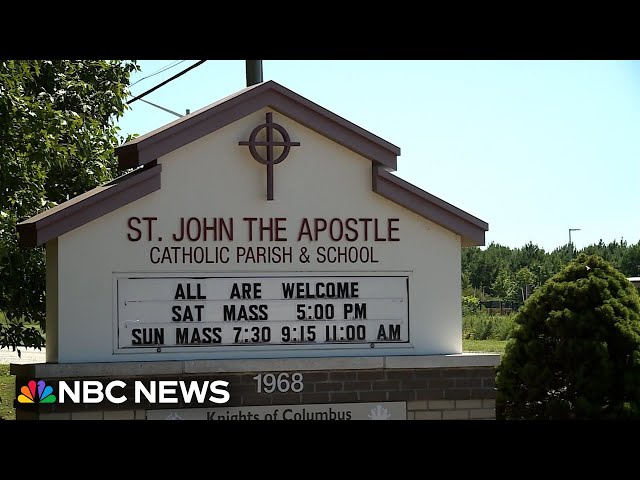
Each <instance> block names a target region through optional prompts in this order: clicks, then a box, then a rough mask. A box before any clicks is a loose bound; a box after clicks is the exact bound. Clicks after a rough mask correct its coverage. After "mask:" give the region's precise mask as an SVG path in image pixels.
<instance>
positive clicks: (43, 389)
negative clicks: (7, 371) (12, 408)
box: [18, 380, 56, 403]
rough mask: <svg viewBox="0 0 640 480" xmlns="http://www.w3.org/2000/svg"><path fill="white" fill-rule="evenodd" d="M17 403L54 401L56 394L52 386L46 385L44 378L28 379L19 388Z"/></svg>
mask: <svg viewBox="0 0 640 480" xmlns="http://www.w3.org/2000/svg"><path fill="white" fill-rule="evenodd" d="M20 392H21V393H20V395H18V403H55V402H56V396H55V395H54V394H53V387H51V386H49V385H47V384H46V383H45V381H44V380H38V381H37V382H36V381H35V380H30V381H29V383H27V384H26V385H25V386H23V387H22V388H21V389H20Z"/></svg>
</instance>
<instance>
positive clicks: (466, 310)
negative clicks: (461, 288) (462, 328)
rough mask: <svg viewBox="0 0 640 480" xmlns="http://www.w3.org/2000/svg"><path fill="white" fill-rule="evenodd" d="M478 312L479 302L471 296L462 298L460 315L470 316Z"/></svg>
mask: <svg viewBox="0 0 640 480" xmlns="http://www.w3.org/2000/svg"><path fill="white" fill-rule="evenodd" d="M478 310H480V300H478V298H476V297H474V296H473V295H463V296H462V315H463V316H464V315H470V314H472V313H475V312H477V311H478Z"/></svg>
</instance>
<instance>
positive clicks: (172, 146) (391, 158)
mask: <svg viewBox="0 0 640 480" xmlns="http://www.w3.org/2000/svg"><path fill="white" fill-rule="evenodd" d="M265 107H269V108H272V109H274V110H275V111H277V112H280V113H282V114H283V115H286V116H287V117H289V118H291V119H293V120H295V121H296V122H298V123H300V124H302V125H304V126H305V127H308V128H310V129H311V130H314V131H315V132H317V133H319V134H321V135H323V136H325V137H327V138H329V139H331V140H333V141H334V142H336V143H339V144H340V145H342V146H344V147H346V148H348V149H350V150H353V151H354V152H356V153H358V154H359V155H362V156H363V157H366V158H368V159H369V160H371V161H373V162H376V163H380V164H382V165H384V166H386V167H388V168H390V169H392V170H395V169H396V168H397V157H398V155H400V148H398V147H396V146H395V145H393V144H391V143H389V142H387V141H386V140H383V139H382V138H380V137H378V136H376V135H374V134H372V133H371V132H368V131H367V130H365V129H364V128H361V127H359V126H357V125H356V124H354V123H351V122H350V121H348V120H345V119H344V118H342V117H340V116H339V115H336V114H335V113H333V112H330V111H329V110H327V109H326V108H323V107H321V106H320V105H318V104H316V103H313V102H312V101H310V100H307V99H306V98H304V97H303V96H301V95H298V94H297V93H295V92H292V91H291V90H289V89H288V88H285V87H283V86H282V85H280V84H278V83H276V82H274V81H272V80H269V81H268V82H264V83H259V84H257V85H253V86H251V87H247V88H245V89H243V90H240V91H239V92H237V93H234V94H233V95H230V96H228V97H226V98H223V99H222V100H220V101H218V102H215V103H212V104H211V105H209V106H207V107H204V108H201V109H200V110H198V111H196V112H193V113H191V114H189V115H186V116H184V117H182V118H179V119H178V120H176V121H174V122H171V123H169V124H167V125H165V126H164V127H161V128H158V129H157V130H154V131H152V132H149V133H147V134H146V135H142V136H140V137H138V138H135V139H133V140H131V141H129V142H127V143H125V144H123V145H121V146H120V147H118V148H116V154H117V155H118V161H119V165H120V168H122V169H125V168H131V167H137V166H139V165H144V164H146V163H148V162H152V161H154V160H156V159H157V158H158V157H161V156H162V155H166V154H167V153H170V152H172V151H174V150H176V149H178V148H180V147H183V146H184V145H186V144H188V143H191V142H193V141H194V140H197V139H199V138H200V137H203V136H205V135H207V134H209V133H212V132H215V131H216V130H218V129H220V128H222V127H225V126H227V125H229V124H230V123H232V122H235V121H236V120H239V119H241V118H243V117H246V116H247V115H249V114H251V113H253V112H256V111H258V110H260V109H261V108H265Z"/></svg>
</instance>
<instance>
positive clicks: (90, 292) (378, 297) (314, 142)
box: [15, 81, 493, 418]
mask: <svg viewBox="0 0 640 480" xmlns="http://www.w3.org/2000/svg"><path fill="white" fill-rule="evenodd" d="M116 154H117V156H118V162H119V167H120V168H121V169H122V170H123V171H124V172H125V174H124V175H123V176H121V177H119V178H117V179H116V180H114V181H112V182H109V183H107V184H105V185H101V186H99V187H97V188H95V189H94V190H91V191H89V192H86V193H84V194H82V195H80V196H78V197H76V198H73V199H70V200H69V201H67V202H65V203H63V204H61V205H58V206H56V207H54V208H52V209H50V210H47V211H45V212H42V213H40V214H38V215H36V216H35V217H32V218H29V219H26V220H24V221H23V222H21V223H20V224H19V225H18V234H19V241H20V243H21V244H22V245H23V246H25V247H34V246H40V245H44V246H45V247H46V261H47V279H46V280H47V292H46V293H47V364H46V365H44V366H39V367H37V368H36V369H35V370H33V369H32V370H28V372H30V373H28V372H27V370H24V368H26V367H19V366H15V369H16V370H20V369H23V370H20V371H21V372H22V375H29V374H30V375H37V372H38V371H41V373H42V375H41V376H42V377H44V378H50V377H47V375H54V373H53V372H54V370H55V369H58V370H55V372H57V373H55V375H54V376H55V377H56V378H62V377H63V376H64V372H73V375H79V372H81V371H82V372H85V374H86V375H85V377H87V376H90V373H91V372H94V373H95V372H102V373H101V375H107V373H108V372H112V374H113V375H111V377H113V378H116V375H115V373H113V372H126V373H131V374H132V375H133V373H132V372H143V371H144V372H146V374H149V375H151V376H150V377H148V378H147V377H145V378H147V379H153V378H155V377H154V375H156V376H158V375H169V373H170V374H171V375H177V377H176V379H175V381H182V380H183V376H185V375H186V376H189V375H196V374H198V375H202V374H205V373H211V372H218V373H220V372H225V371H226V372H227V373H229V372H230V370H229V368H231V369H232V371H233V372H236V373H237V374H238V375H240V377H238V378H236V377H233V378H231V377H230V378H229V379H228V381H229V385H230V387H229V392H230V394H231V401H230V404H229V405H226V406H225V407H226V408H228V409H233V408H241V407H242V408H245V407H248V406H250V407H251V408H254V409H256V408H258V407H260V408H262V407H265V408H267V407H268V408H267V410H268V409H270V408H272V407H273V406H274V405H279V404H281V405H293V406H292V407H289V409H290V410H291V415H294V413H295V412H298V411H303V410H304V411H306V412H315V411H318V412H328V411H329V410H328V407H326V405H329V404H335V405H342V407H340V408H342V410H340V411H345V412H346V411H352V412H359V413H353V416H354V418H355V417H358V418H362V417H364V418H366V417H367V415H369V414H370V413H371V408H374V407H376V405H382V406H383V407H384V405H383V404H382V403H381V402H390V401H395V400H397V401H399V402H401V403H402V402H405V403H406V401H409V402H411V401H414V400H415V401H417V400H419V398H418V397H419V395H418V394H417V393H415V392H413V393H407V394H406V399H405V400H403V399H404V398H405V397H404V395H405V394H404V393H402V394H399V393H398V391H396V392H395V393H393V394H392V393H391V392H388V391H385V390H384V388H386V387H385V386H387V387H389V388H391V389H396V390H397V389H398V388H399V389H401V390H402V391H407V392H409V390H407V389H411V388H414V387H412V386H411V385H414V384H415V382H414V384H411V383H409V384H407V385H406V386H403V385H404V384H403V383H402V382H403V381H404V380H402V379H403V378H404V379H405V380H406V381H408V382H411V381H414V380H415V374H414V373H413V372H415V371H416V368H419V367H416V365H413V364H411V365H412V366H411V367H406V365H409V363H411V362H412V361H414V360H415V361H416V362H418V360H419V359H423V360H419V362H423V363H424V362H427V363H428V364H429V365H431V367H429V368H435V367H434V365H435V364H433V362H434V361H435V362H436V364H437V365H440V366H442V367H444V366H445V365H452V366H454V367H460V366H467V367H468V366H469V365H474V367H473V368H476V367H477V366H478V365H476V363H477V362H478V361H479V360H478V357H474V359H471V360H470V359H469V358H470V357H469V358H468V357H467V356H465V355H464V354H462V322H461V308H460V295H461V286H460V277H461V272H460V258H461V247H464V246H473V245H484V241H485V232H486V231H487V230H488V225H487V224H486V223H485V222H484V221H482V220H480V219H478V218H476V217H474V216H472V215H470V214H469V213H467V212H464V211H463V210H461V209H459V208H457V207H455V206H453V205H451V204H449V203H447V202H445V201H444V200H442V199H439V198H437V197H435V196H433V195H431V194H429V193H428V192H426V191H424V190H422V189H420V188H418V187H416V186H415V185H412V184H410V183H409V182H406V181H405V180H402V179H401V178H399V177H398V176H396V175H394V174H393V173H392V172H393V171H394V170H396V169H397V157H398V156H399V155H400V149H399V148H398V147H397V146H395V145H393V144H392V143H389V142H388V141H386V140H383V139H382V138H380V137H378V136H376V135H374V134H372V133H370V132H368V131H367V130H365V129H363V128H362V127H359V126H357V125H355V124H353V123H351V122H349V121H348V120H346V119H344V118H342V117H340V116H338V115H336V114H334V113H332V112H330V111H328V110H326V109H325V108H323V107H321V106H319V105H317V104H315V103H313V102H311V101H310V100H308V99H306V98H304V97H302V96H300V95H298V94H297V93H295V92H292V91H291V90H289V89H287V88H285V87H283V86H281V85H279V84H277V83H275V82H273V81H268V82H264V83H260V84H257V85H254V86H251V87H248V88H246V89H244V90H241V91H240V92H238V93H236V94H234V95H232V96H230V97H227V98H225V99H223V100H221V101H219V102H216V103H214V104H212V105H210V106H208V107H205V108H203V109H201V110H199V111H197V112H193V113H191V114H189V115H187V116H185V117H183V118H181V119H179V120H176V121H175V122H172V123H170V124H168V125H166V126H164V127H162V128H160V129H158V130H155V131H153V132H150V133H148V134H146V135H142V136H140V137H138V138H136V139H134V140H131V141H129V142H128V143H126V144H124V145H122V146H120V147H118V148H117V149H116ZM425 181H428V179H425ZM452 356H453V357H452ZM392 358H397V359H398V360H397V361H396V362H395V363H394V362H393V361H391V360H389V359H392ZM453 358H455V360H452V359H453ZM458 358H460V359H458ZM349 359H350V360H349ZM412 359H413V360H412ZM434 359H435V360H434ZM437 359H441V360H437ZM436 360H437V361H436ZM485 360H486V359H485ZM485 360H483V361H485ZM233 361H235V362H236V363H233ZM243 361H245V362H246V361H250V362H253V363H242V365H244V367H242V368H244V370H242V372H243V373H238V370H237V369H238V368H240V367H231V366H230V365H240V364H238V363H237V362H243ZM211 362H213V363H211ZM229 362H232V363H229ZM256 362H257V363H256ZM265 362H266V363H265ZM300 362H302V363H300ZM305 362H306V363H305ZM378 362H380V363H378ZM407 362H409V363H407ZM451 362H454V363H453V364H451ZM456 362H457V363H456ZM460 362H462V363H460ZM469 362H471V363H469ZM474 362H475V363H474ZM492 362H493V360H491V361H490V362H489V364H491V365H493V363H492ZM109 364H112V367H109V366H108V365H109ZM394 364H395V365H397V368H408V369H409V370H407V372H408V373H406V375H405V374H402V375H400V373H398V375H400V376H399V377H398V378H397V380H393V381H390V380H389V378H395V377H393V375H396V373H394V374H393V375H391V374H390V373H385V371H386V370H384V369H387V368H395V367H393V366H392V365H394ZM54 365H55V369H54ZM74 365H75V366H74ZM92 365H93V366H95V369H94V370H92V368H94V367H92ZM358 365H360V367H358ZM372 365H377V366H375V367H373V366H372ZM418 365H421V363H419V364H418ZM437 365H436V366H437ZM484 367H487V364H486V362H485V365H484ZM38 368H39V369H40V370H38ZM43 368H44V369H45V370H42V369H43ZM329 368H331V369H345V370H348V371H349V372H350V373H348V374H347V373H346V372H345V375H343V376H344V378H351V377H349V376H352V379H353V380H354V381H353V382H351V381H346V380H340V381H337V380H336V381H333V380H332V379H334V380H335V379H338V378H342V377H341V376H340V375H338V374H337V373H335V372H333V373H329V370H327V369H329ZM359 368H374V369H375V368H382V369H383V370H380V372H381V373H380V372H379V373H380V375H382V377H381V378H378V377H377V376H376V375H378V373H375V374H374V372H369V374H370V375H369V376H370V377H371V379H369V380H367V379H366V378H367V375H363V374H361V373H358V372H357V370H358V369H359ZM425 368H426V367H425ZM465 368H466V367H465ZM47 369H48V370H47ZM52 369H54V370H52ZM65 369H67V370H65ZM211 369H213V370H211ZM47 372H48V373H47ZM260 372H270V373H272V374H274V375H277V374H278V372H285V373H287V372H288V373H289V374H290V373H293V372H304V375H305V381H304V385H305V387H304V391H301V392H299V393H291V392H289V393H279V394H278V395H289V396H288V397H283V398H281V399H278V397H261V396H260V395H266V394H265V393H259V392H256V389H255V385H254V384H253V383H251V382H253V381H252V380H251V379H252V378H256V375H258V374H259V373H260ZM314 372H315V373H314ZM236 373H233V375H236ZM233 375H232V376H233ZM403 375H404V376H403ZM107 376H108V375H107ZM85 377H83V378H85ZM24 378H25V380H29V379H26V377H24ZM425 378H426V377H425ZM200 380H202V381H204V380H206V381H210V380H215V379H211V378H207V379H200V378H199V381H200ZM238 382H240V383H238ZM243 382H244V383H243ZM246 382H248V383H246ZM379 382H383V383H379ZM384 382H387V383H384ZM389 382H391V383H389ZM398 382H399V383H398ZM316 383H318V385H316ZM432 383H433V389H434V390H433V392H432V393H429V394H428V395H429V396H438V395H441V396H444V395H445V393H446V390H445V387H446V386H447V385H448V386H452V387H453V388H458V387H456V385H457V383H456V381H455V380H453V381H452V382H449V383H447V382H444V383H443V385H445V387H442V388H440V387H437V386H436V384H435V383H434V382H433V381H432ZM471 383H472V384H474V385H476V383H477V382H471ZM405 387H406V388H405ZM425 388H431V387H428V385H427V387H425ZM446 388H448V387H446ZM461 388H462V387H461ZM465 388H466V387H465ZM474 388H475V387H474ZM478 388H485V387H484V383H482V382H481V385H480V387H478ZM487 388H490V387H488V386H487ZM335 389H339V390H340V394H338V390H335ZM350 389H351V390H350ZM353 389H355V390H353ZM362 389H365V390H366V389H371V390H372V391H371V392H369V394H365V392H364V391H361V390H362ZM242 392H244V393H242ZM376 392H377V393H376ZM256 395H257V397H256ZM296 395H297V396H296ZM424 395H427V394H426V393H425V394H424ZM455 395H457V396H462V397H465V398H466V396H467V392H466V391H465V392H457V393H455ZM468 395H472V393H468ZM483 395H484V394H483ZM443 398H444V397H443ZM482 398H484V397H482ZM354 402H355V403H361V404H363V405H360V406H353V405H352V403H354ZM371 402H373V403H375V405H373V406H371V405H369V403H371ZM365 404H366V405H365ZM296 405H297V406H296ZM300 405H307V407H305V408H306V410H305V409H303V410H299V408H298V407H299V406H300ZM314 405H321V406H320V407H315V406H314ZM322 405H325V406H322ZM407 405H408V406H407ZM418 406H424V405H422V404H420V405H418ZM336 408H337V407H336ZM389 408H391V410H389V411H393V412H396V413H394V415H395V416H400V413H397V412H400V411H402V412H406V415H405V413H402V415H405V416H406V418H411V417H412V416H413V415H414V413H412V412H413V410H412V408H413V407H412V406H411V404H406V405H405V404H404V403H403V406H401V408H400V407H397V406H395V404H390V407H389ZM397 408H400V410H398V409H397ZM314 409H316V410H314ZM349 409H351V410H349ZM151 410H153V408H152V409H151ZM258 410H259V408H258ZM258 410H256V411H258ZM267 410H265V412H267ZM338 410H339V409H338ZM338 410H336V409H333V410H331V411H338ZM229 411H230V412H231V411H232V410H229ZM269 411H270V410H269ZM280 412H281V413H282V412H283V410H282V409H280ZM164 413H165V412H157V414H155V415H156V416H162V415H164ZM183 413H184V415H186V416H189V415H191V414H187V413H185V412H183ZM200 414H201V412H195V413H193V415H195V416H196V417H197V416H198V415H200ZM105 415H106V414H105ZM178 415H179V414H178ZM442 415H444V413H443V414H442ZM469 415H471V414H469ZM320 416H322V415H320ZM151 417H153V415H151ZM105 418H106V417H105Z"/></svg>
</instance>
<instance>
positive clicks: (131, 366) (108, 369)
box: [9, 361, 183, 378]
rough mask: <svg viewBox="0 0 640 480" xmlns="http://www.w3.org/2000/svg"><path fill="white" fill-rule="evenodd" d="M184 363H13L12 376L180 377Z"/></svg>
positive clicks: (11, 366)
mask: <svg viewBox="0 0 640 480" xmlns="http://www.w3.org/2000/svg"><path fill="white" fill-rule="evenodd" d="M182 369H183V362H181V361H177V362H113V363H110V362H109V363H27V364H22V365H19V364H15V363H12V364H11V365H10V367H9V371H10V372H11V374H12V375H20V376H22V377H35V378H62V377H64V378H68V377H136V376H145V375H180V374H182V373H183V371H182Z"/></svg>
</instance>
